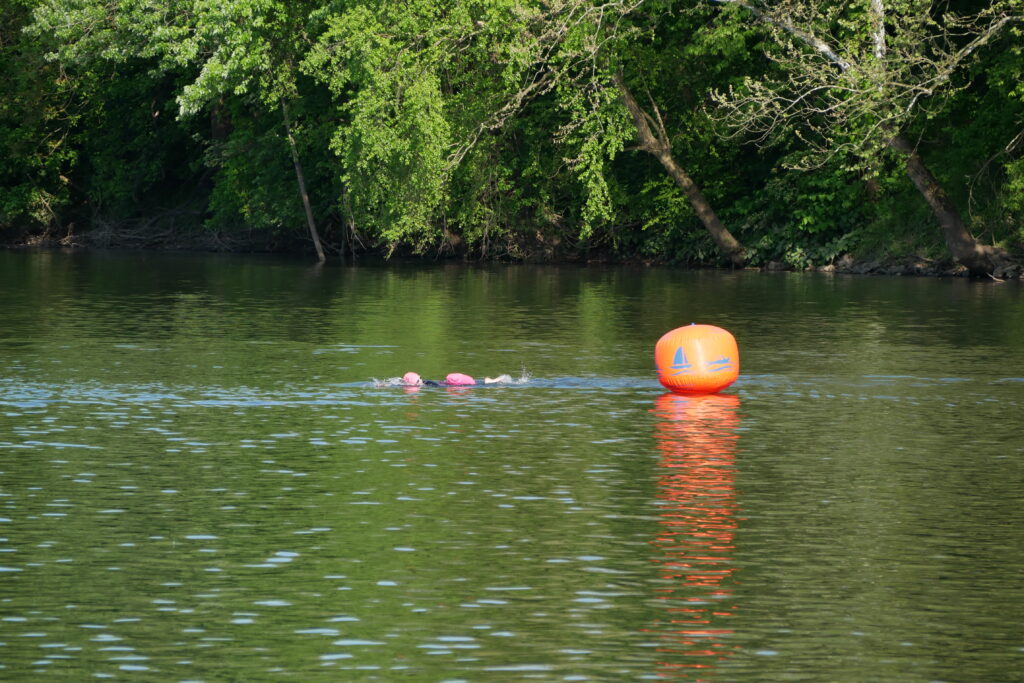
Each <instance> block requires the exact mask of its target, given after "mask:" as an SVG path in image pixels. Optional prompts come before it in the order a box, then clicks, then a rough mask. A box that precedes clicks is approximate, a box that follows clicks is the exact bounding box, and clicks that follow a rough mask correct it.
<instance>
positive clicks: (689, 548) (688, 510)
mask: <svg viewBox="0 0 1024 683" xmlns="http://www.w3.org/2000/svg"><path fill="white" fill-rule="evenodd" d="M739 405H740V399H739V397H738V396H733V395H728V394H713V395H706V396H685V395H680V394H664V395H662V396H659V397H658V398H657V399H656V400H655V402H654V408H653V409H652V411H651V412H652V413H653V414H654V415H656V416H657V418H658V420H657V422H656V423H655V427H654V437H655V439H656V442H657V443H656V446H657V449H658V450H659V451H660V454H661V458H660V459H659V461H658V466H659V476H658V498H659V502H660V504H661V505H660V512H659V516H660V520H659V525H660V532H659V534H658V536H657V538H655V539H654V541H652V545H653V546H654V547H655V548H656V549H657V550H656V552H655V554H654V557H653V559H654V561H655V562H657V563H659V565H660V578H661V579H662V581H661V582H660V587H659V588H658V589H657V594H656V597H657V599H658V601H659V604H660V606H661V608H662V610H663V612H662V616H660V617H659V618H658V619H657V620H656V621H655V623H654V624H652V626H651V627H650V628H649V629H647V631H648V632H649V633H651V634H653V635H656V637H657V638H658V641H659V647H658V652H659V671H658V675H659V676H660V677H663V678H667V677H672V678H680V679H693V680H700V679H701V678H703V677H704V676H705V675H707V674H708V673H710V672H708V671H707V669H710V668H712V667H714V666H715V665H716V664H717V662H719V661H720V660H722V659H725V658H726V657H728V656H729V654H730V653H731V652H733V651H735V649H737V646H736V645H733V644H731V643H730V642H729V641H730V636H731V635H732V634H733V630H732V629H731V628H729V619H730V617H732V616H733V615H734V614H735V611H736V604H735V599H734V595H733V591H732V585H733V574H734V573H735V572H736V566H735V564H734V560H733V555H734V553H735V544H734V541H735V533H736V526H737V522H736V511H737V503H736V490H735V478H736V463H735V455H736V442H737V440H738V439H739V436H738V435H737V431H736V430H737V428H738V427H739V424H740V417H739V412H738V410H739Z"/></svg>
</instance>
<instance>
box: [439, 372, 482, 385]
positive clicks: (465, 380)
mask: <svg viewBox="0 0 1024 683" xmlns="http://www.w3.org/2000/svg"><path fill="white" fill-rule="evenodd" d="M444 383H445V384H447V385H448V386H452V387H465V386H469V385H470V384H476V380H475V379H473V378H472V377H470V376H469V375H463V374H462V373H461V372H453V373H451V374H450V375H448V376H447V377H445V378H444Z"/></svg>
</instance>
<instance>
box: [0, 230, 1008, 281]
mask: <svg viewBox="0 0 1024 683" xmlns="http://www.w3.org/2000/svg"><path fill="white" fill-rule="evenodd" d="M324 246H325V248H326V250H327V252H328V253H329V257H328V263H335V264H337V263H339V262H340V263H344V264H350V263H353V262H358V261H365V262H371V263H377V262H380V263H387V262H388V261H389V258H388V255H387V254H386V253H385V252H384V251H383V250H366V251H364V252H361V253H359V254H356V255H345V256H344V257H343V255H342V250H341V248H340V247H339V246H338V245H337V244H331V243H328V242H325V243H324ZM0 250H3V251H81V252H87V251H126V252H147V253H204V254H253V255H256V254H259V255H279V256H291V257H300V256H303V255H307V254H308V256H309V257H310V259H311V261H315V260H316V258H315V253H314V251H313V247H312V245H311V244H310V242H309V239H308V237H306V236H298V235H275V234H273V233H269V232H267V231H255V230H250V231H245V232H242V231H239V232H231V233H225V232H220V231H206V230H195V231H187V232H185V233H182V232H178V231H173V230H172V231H164V232H160V233H156V234H154V233H150V232H148V231H139V232H130V231H123V230H119V231H114V230H110V229H104V228H99V229H96V230H91V231H89V232H85V233H78V234H75V233H71V232H68V233H67V234H66V235H64V236H63V237H59V236H56V235H53V234H52V233H43V234H39V233H28V232H26V233H22V234H21V235H20V237H19V238H16V239H13V240H11V239H7V240H2V241H0ZM442 252H443V250H438V251H437V252H436V253H435V255H434V256H430V255H427V254H415V253H411V252H410V253H405V252H402V253H400V254H398V255H396V256H394V258H396V259H401V261H402V262H408V261H423V262H427V261H432V262H442V261H444V262H459V263H476V264H483V263H496V264H497V263H528V264H543V265H623V266H642V267H678V268H684V269H687V270H730V269H729V268H726V267H721V266H715V265H714V264H686V265H678V264H671V263H670V262H668V261H665V260H660V259H656V258H650V257H626V258H621V257H615V256H612V255H608V254H601V255H600V256H598V257H593V256H592V255H590V254H588V253H587V252H583V251H580V252H577V254H576V256H575V257H572V256H569V255H567V254H557V253H554V252H553V251H549V250H542V249H538V250H537V251H536V252H534V253H530V254H529V255H528V256H526V257H523V258H512V257H507V256H506V257H505V258H502V257H480V258H472V257H470V256H468V255H467V254H465V253H462V254H460V253H457V252H455V251H454V250H451V249H449V250H448V251H447V253H442ZM740 270H749V271H760V272H807V273H812V272H816V273H833V274H837V275H888V276H893V277H958V278H959V277H962V278H966V277H970V275H969V273H968V272H967V269H966V268H965V267H964V266H962V265H959V264H957V263H954V262H953V261H952V260H951V259H942V260H937V259H930V258H926V257H922V256H916V255H911V256H903V257H890V258H871V257H865V258H857V257H855V256H853V255H852V254H844V255H843V256H841V257H839V258H838V259H836V260H835V261H833V262H832V263H827V264H823V265H820V266H807V267H805V268H797V267H794V266H791V265H789V264H786V263H783V262H780V261H769V262H768V263H765V264H761V265H756V266H746V267H744V268H742V269H740ZM976 279H978V280H981V281H993V282H1005V281H1008V280H1024V266H1021V265H1017V264H1014V265H1012V266H1009V267H1007V268H1002V269H998V270H997V271H996V272H995V273H993V274H992V275H989V276H988V278H976Z"/></svg>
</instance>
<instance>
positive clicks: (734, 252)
mask: <svg viewBox="0 0 1024 683" xmlns="http://www.w3.org/2000/svg"><path fill="white" fill-rule="evenodd" d="M613 80H614V81H615V85H616V86H617V87H618V89H619V92H620V93H622V97H623V99H624V100H625V101H626V108H627V109H628V110H629V113H630V114H631V115H632V116H633V123H635V124H636V131H637V136H638V138H639V142H640V145H639V146H640V149H642V150H644V151H645V152H648V153H649V154H651V155H653V156H654V157H655V158H656V159H657V160H658V161H659V162H661V165H662V166H663V167H664V168H665V170H666V171H667V172H668V174H669V175H670V176H671V177H672V180H674V181H676V184H677V185H678V186H679V187H680V188H681V189H682V191H683V192H684V193H685V194H686V198H687V199H689V200H690V205H691V206H693V210H694V212H695V213H696V214H697V218H699V219H700V222H701V223H703V224H704V228H705V229H706V230H707V231H708V232H709V233H710V234H711V239H713V240H714V241H715V244H716V245H718V249H719V251H721V252H722V253H723V254H725V255H726V256H727V257H728V258H729V260H730V261H731V262H732V264H733V265H734V266H737V267H742V266H743V264H744V262H745V261H746V254H745V253H744V252H745V250H744V248H743V245H742V244H740V242H739V240H737V239H736V238H735V237H733V235H732V233H731V232H729V229H728V228H726V227H725V225H724V224H723V223H722V221H721V220H720V219H719V218H718V214H716V213H715V210H714V209H713V208H711V203H710V202H708V200H707V197H705V196H704V193H703V192H701V191H700V188H699V187H697V183H695V182H693V179H692V178H690V176H689V175H688V174H687V173H686V171H685V170H683V168H682V167H681V166H680V165H679V164H678V163H676V160H675V157H674V156H672V145H671V143H670V142H669V140H668V135H667V134H666V132H665V129H664V126H663V125H662V124H661V115H660V114H658V112H657V109H655V114H656V115H657V116H658V120H657V121H654V120H653V119H651V117H650V116H649V115H648V114H647V112H645V111H644V110H643V109H642V108H641V107H640V105H639V104H637V101H636V98H634V97H633V93H632V92H630V90H629V88H628V87H627V86H626V82H625V81H624V80H623V78H622V75H621V74H616V75H615V76H614V78H613ZM652 123H653V124H654V125H655V126H656V127H657V128H658V133H657V134H655V133H654V131H653V130H652V129H651V124H652Z"/></svg>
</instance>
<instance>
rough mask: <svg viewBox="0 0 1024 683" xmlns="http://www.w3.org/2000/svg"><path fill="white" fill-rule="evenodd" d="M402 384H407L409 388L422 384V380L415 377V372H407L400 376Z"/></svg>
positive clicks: (417, 376)
mask: <svg viewBox="0 0 1024 683" xmlns="http://www.w3.org/2000/svg"><path fill="white" fill-rule="evenodd" d="M402 384H407V385H409V386H414V387H415V386H419V385H420V384H423V380H421V379H420V376H419V375H417V374H416V373H415V372H407V373H405V374H404V375H402Z"/></svg>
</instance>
